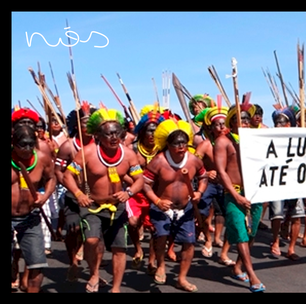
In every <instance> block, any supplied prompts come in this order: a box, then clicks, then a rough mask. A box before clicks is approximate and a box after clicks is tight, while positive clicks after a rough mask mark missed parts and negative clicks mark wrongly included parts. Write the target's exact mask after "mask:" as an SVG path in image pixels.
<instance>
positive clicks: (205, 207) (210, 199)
mask: <svg viewBox="0 0 306 304" xmlns="http://www.w3.org/2000/svg"><path fill="white" fill-rule="evenodd" d="M212 204H213V206H214V209H215V215H224V212H225V211H224V189H223V186H222V185H220V184H214V183H210V182H208V185H207V188H206V190H205V192H204V193H203V195H202V197H201V199H200V201H199V204H198V208H199V211H200V213H201V214H202V215H204V216H208V215H209V209H210V207H211V206H212Z"/></svg>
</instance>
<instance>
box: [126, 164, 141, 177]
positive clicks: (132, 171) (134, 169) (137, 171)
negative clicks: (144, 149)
mask: <svg viewBox="0 0 306 304" xmlns="http://www.w3.org/2000/svg"><path fill="white" fill-rule="evenodd" d="M140 173H143V171H142V169H141V167H140V165H136V166H133V167H131V168H130V171H129V174H130V176H134V175H138V174H140Z"/></svg>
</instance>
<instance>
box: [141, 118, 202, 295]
mask: <svg viewBox="0 0 306 304" xmlns="http://www.w3.org/2000/svg"><path fill="white" fill-rule="evenodd" d="M154 139H155V144H156V145H157V146H158V149H159V150H160V151H161V152H160V153H158V154H157V155H156V156H155V157H154V158H153V160H152V161H151V162H150V163H149V164H148V165H147V167H146V169H145V174H144V176H145V187H144V191H145V194H146V196H147V197H148V198H149V200H150V201H151V202H152V204H151V209H150V217H151V222H152V224H153V225H154V228H155V232H154V235H153V237H154V245H155V246H154V247H155V254H156V260H157V270H156V273H155V276H154V282H155V283H156V284H165V283H166V273H165V271H166V270H165V246H166V241H167V238H168V237H169V236H171V237H172V238H173V240H174V242H175V243H177V244H181V245H182V251H181V262H180V272H179V275H178V281H177V284H176V287H177V288H180V289H183V290H185V291H189V292H195V291H197V287H196V286H195V285H193V284H191V283H189V282H188V281H187V278H186V276H187V273H188V270H189V268H190V265H191V261H192V258H193V255H194V243H195V224H194V210H197V209H195V208H196V207H194V205H193V204H195V206H196V204H197V203H198V202H199V200H200V197H201V194H202V193H203V192H204V191H205V189H206V187H207V179H206V177H205V173H206V171H205V169H204V167H203V163H202V161H201V160H200V159H199V158H198V157H196V156H195V155H194V154H192V153H191V152H189V151H188V148H187V147H188V144H189V145H191V144H192V139H193V133H192V128H191V125H190V124H189V123H187V122H186V121H183V120H179V121H174V120H172V119H167V120H165V121H163V122H161V123H160V124H159V125H158V126H157V128H156V130H155V133H154ZM182 169H184V170H187V174H189V175H186V178H185V175H184V174H183V173H182ZM195 176H196V177H197V178H198V180H199V185H198V189H197V191H195V192H193V191H190V190H189V189H190V188H191V190H192V186H191V180H192V179H193V178H194V177H195ZM186 180H187V181H186ZM191 192H193V193H191Z"/></svg>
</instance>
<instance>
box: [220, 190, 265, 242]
mask: <svg viewBox="0 0 306 304" xmlns="http://www.w3.org/2000/svg"><path fill="white" fill-rule="evenodd" d="M241 195H243V192H241ZM224 203H225V210H226V214H225V227H226V235H227V239H228V242H229V243H230V244H237V243H245V242H249V241H250V239H251V238H254V237H255V235H256V233H257V230H258V225H259V221H260V218H261V214H262V204H261V203H256V204H252V205H251V210H250V211H251V218H252V231H251V233H250V234H248V231H247V228H246V223H245V215H246V210H245V209H244V208H243V207H241V206H239V205H238V204H237V203H236V202H235V200H234V198H233V197H232V195H230V194H229V193H225V195H224Z"/></svg>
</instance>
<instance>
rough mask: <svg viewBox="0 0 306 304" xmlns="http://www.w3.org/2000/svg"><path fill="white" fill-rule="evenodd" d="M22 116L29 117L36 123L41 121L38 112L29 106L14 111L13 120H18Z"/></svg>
mask: <svg viewBox="0 0 306 304" xmlns="http://www.w3.org/2000/svg"><path fill="white" fill-rule="evenodd" d="M22 118H29V119H31V120H33V121H34V122H35V123H38V121H39V116H38V114H37V113H36V112H35V111H33V110H31V109H29V108H20V109H18V110H16V111H14V112H13V113H12V122H16V121H17V120H20V119H22Z"/></svg>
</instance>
